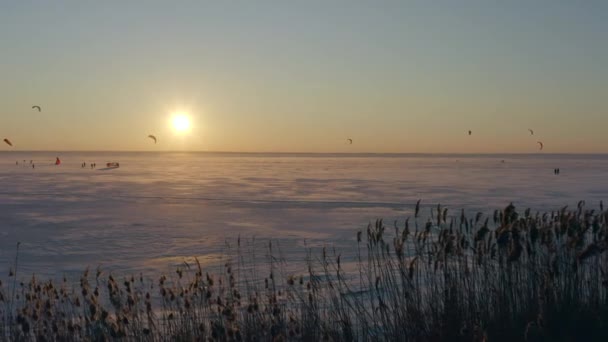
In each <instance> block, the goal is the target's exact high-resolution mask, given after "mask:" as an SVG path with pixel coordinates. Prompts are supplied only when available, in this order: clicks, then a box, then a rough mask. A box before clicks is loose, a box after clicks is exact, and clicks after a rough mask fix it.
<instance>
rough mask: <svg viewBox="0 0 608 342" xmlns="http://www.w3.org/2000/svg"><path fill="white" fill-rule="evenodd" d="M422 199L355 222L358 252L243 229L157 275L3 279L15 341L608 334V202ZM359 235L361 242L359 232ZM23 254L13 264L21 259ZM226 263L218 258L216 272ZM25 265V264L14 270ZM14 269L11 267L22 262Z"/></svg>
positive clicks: (2, 304) (0, 290) (0, 291)
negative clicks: (292, 248)
mask: <svg viewBox="0 0 608 342" xmlns="http://www.w3.org/2000/svg"><path fill="white" fill-rule="evenodd" d="M420 210H421V209H420V203H418V204H417V205H416V208H415V215H414V217H413V218H412V219H411V220H410V219H407V220H405V221H404V222H401V223H398V222H395V224H394V225H393V227H389V228H387V227H386V225H385V224H384V222H383V221H382V220H378V221H376V222H375V223H373V224H370V225H369V226H368V228H367V230H366V231H360V232H354V234H353V241H354V242H353V246H356V247H355V248H354V250H351V251H335V250H333V249H330V248H323V249H320V250H318V253H317V252H314V251H313V249H307V250H306V253H305V255H306V257H305V260H303V263H301V264H303V265H305V266H306V267H305V268H304V269H303V270H302V272H298V271H294V268H293V267H292V265H290V264H289V263H288V262H286V261H285V260H284V258H283V257H282V256H281V255H282V251H281V250H280V248H278V247H277V246H276V244H275V246H273V243H272V241H269V242H264V243H263V247H260V243H259V241H255V240H247V241H245V240H241V239H240V237H239V238H238V239H237V242H236V244H235V246H233V247H232V248H231V250H230V253H228V254H229V255H227V261H226V263H225V264H223V265H221V267H219V268H216V269H215V270H216V271H214V272H211V273H209V272H210V270H205V269H204V268H203V267H202V266H201V264H200V263H199V262H198V260H196V259H193V261H192V262H190V263H184V265H183V266H181V267H179V268H177V270H176V272H175V274H173V275H171V276H166V275H160V276H158V277H157V279H156V280H154V281H151V280H146V279H145V278H144V277H142V276H141V275H140V276H129V277H126V278H120V279H119V278H118V277H117V276H115V275H112V274H106V273H104V272H103V271H102V270H100V269H98V270H96V271H95V272H90V271H89V270H86V271H85V272H84V273H83V274H82V276H81V278H80V281H79V283H77V284H75V285H74V282H73V281H71V280H68V279H63V280H62V281H59V282H56V281H54V280H47V281H41V280H39V279H36V278H35V277H32V278H31V279H30V280H29V281H27V282H22V283H18V284H17V285H14V286H13V289H14V288H15V287H16V289H14V293H13V291H11V290H13V289H9V288H7V287H6V286H5V285H4V284H2V285H0V336H2V338H3V339H5V340H34V339H38V340H42V341H50V340H53V341H75V340H94V341H99V340H129V341H150V340H159V341H164V340H180V341H191V340H199V341H203V340H204V341H208V340H211V341H284V340H306V341H319V340H325V341H353V340H358V341H377V340H390V341H440V340H450V341H516V340H526V341H571V340H581V341H582V340H585V341H591V340H598V341H600V340H602V341H605V340H608V274H607V272H608V257H607V255H608V253H604V252H605V251H606V250H607V249H608V225H607V222H608V212H607V211H604V208H603V205H600V210H599V211H596V210H593V209H586V208H585V203H584V202H579V205H578V206H577V208H575V209H573V210H568V208H566V207H564V208H562V209H560V210H557V211H554V212H550V213H532V212H531V211H530V210H529V209H528V210H525V211H524V212H518V211H517V210H516V208H515V207H514V206H513V205H512V204H510V205H509V206H507V207H506V208H504V209H503V210H497V211H495V212H494V213H493V215H488V216H485V215H484V214H482V213H477V214H476V215H474V216H472V217H469V216H467V215H465V212H464V210H463V211H461V212H460V213H459V214H457V215H449V213H448V210H447V209H446V208H442V207H441V206H437V207H434V208H432V209H431V214H430V216H429V218H428V219H422V218H421V213H420ZM355 244H356V245H355ZM15 264H16V263H15ZM218 270H219V271H218ZM14 271H15V272H16V271H17V270H16V269H15V270H14ZM13 275H14V274H13Z"/></svg>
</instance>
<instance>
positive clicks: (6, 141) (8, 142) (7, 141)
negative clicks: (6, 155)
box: [4, 138, 13, 146]
mask: <svg viewBox="0 0 608 342" xmlns="http://www.w3.org/2000/svg"><path fill="white" fill-rule="evenodd" d="M4 142H5V143H7V145H8V146H13V143H12V142H11V141H10V140H8V139H6V138H5V139H4Z"/></svg>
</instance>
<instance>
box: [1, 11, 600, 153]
mask: <svg viewBox="0 0 608 342" xmlns="http://www.w3.org/2000/svg"><path fill="white" fill-rule="evenodd" d="M606 32H608V2H606V1H592V0H590V1H562V0H537V1H529V0H526V1H523V0H513V1H487V0H486V1H482V0H479V1H472V0H471V1H465V0H463V1H448V0H445V1H423V0H421V1H405V0H403V1H338V0H335V1H313V0H311V1H53V2H42V1H27V0H20V1H10V0H7V1H1V2H0V137H2V138H9V139H10V140H11V141H12V142H13V144H14V146H13V147H9V146H8V145H3V146H2V147H0V151H2V150H11V149H12V150H53V151H64V150H128V151H174V150H186V151H188V150H192V151H243V152H372V153H374V152H377V153H391V152H413V153H417V152H420V153H539V151H538V145H537V144H536V141H537V140H542V141H543V142H544V144H545V149H544V150H543V151H542V153H608V134H605V130H606V127H608V104H607V102H606V101H607V99H608V68H607V67H606V61H608V44H606ZM33 105H40V106H41V107H42V109H43V110H42V112H40V113H38V112H37V111H35V110H32V108H31V106H33ZM175 113H185V114H186V115H187V116H188V117H189V119H190V123H191V127H190V128H189V129H188V130H187V132H178V131H176V130H175V129H174V128H173V127H172V124H171V118H172V117H173V116H174V115H175ZM528 128H532V129H534V131H535V135H534V136H531V135H530V133H529V132H528ZM468 130H472V132H473V134H472V135H471V136H469V135H468ZM148 134H154V135H155V136H156V137H157V138H158V143H157V144H154V142H153V141H152V140H151V139H148V138H147V136H148ZM348 138H352V139H353V144H352V145H350V144H348V143H347V140H346V139H348Z"/></svg>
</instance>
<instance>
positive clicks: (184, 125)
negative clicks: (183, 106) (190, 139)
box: [171, 113, 190, 133]
mask: <svg viewBox="0 0 608 342" xmlns="http://www.w3.org/2000/svg"><path fill="white" fill-rule="evenodd" d="M171 122H172V123H173V129H174V130H175V131H176V132H178V133H184V132H187V131H189V130H190V118H188V116H187V115H186V114H184V113H176V114H174V115H173V119H171Z"/></svg>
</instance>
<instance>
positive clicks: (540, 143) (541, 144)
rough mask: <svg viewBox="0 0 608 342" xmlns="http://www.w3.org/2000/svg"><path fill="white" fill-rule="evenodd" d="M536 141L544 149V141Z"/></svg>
mask: <svg viewBox="0 0 608 342" xmlns="http://www.w3.org/2000/svg"><path fill="white" fill-rule="evenodd" d="M536 143H537V144H538V145H540V149H541V150H542V149H543V147H544V145H543V142H542V141H537V142H536Z"/></svg>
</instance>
